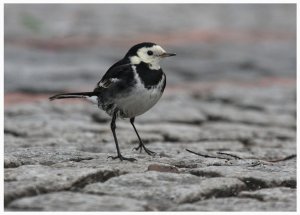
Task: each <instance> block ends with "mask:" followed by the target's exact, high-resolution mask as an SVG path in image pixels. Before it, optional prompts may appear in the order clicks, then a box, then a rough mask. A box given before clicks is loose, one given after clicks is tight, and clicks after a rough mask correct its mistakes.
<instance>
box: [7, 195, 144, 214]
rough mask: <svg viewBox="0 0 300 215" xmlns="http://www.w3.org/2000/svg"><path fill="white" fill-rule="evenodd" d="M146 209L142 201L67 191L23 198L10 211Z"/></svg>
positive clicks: (15, 202) (11, 206) (13, 204)
mask: <svg viewBox="0 0 300 215" xmlns="http://www.w3.org/2000/svg"><path fill="white" fill-rule="evenodd" d="M146 208H147V207H146V204H145V202H144V201H141V200H135V199H130V198H122V197H115V196H96V195H90V194H85V193H75V192H66V191H64V192H54V193H49V194H42V195H39V196H36V197H29V198H22V199H19V200H17V201H14V202H13V203H12V204H10V205H9V210H22V211H144V210H145V209H146Z"/></svg>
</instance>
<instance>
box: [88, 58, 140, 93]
mask: <svg viewBox="0 0 300 215" xmlns="http://www.w3.org/2000/svg"><path fill="white" fill-rule="evenodd" d="M134 83H135V80H134V73H133V69H132V65H131V64H130V63H126V64H120V63H119V62H118V63H116V64H115V65H113V66H112V67H111V68H110V69H109V70H108V71H107V72H106V73H105V75H104V76H103V77H102V79H101V80H100V81H99V82H98V83H97V86H96V88H95V89H94V92H103V91H108V90H109V91H110V92H111V93H112V92H113V91H116V90H119V91H123V90H126V88H129V87H130V86H132V85H133V84H134Z"/></svg>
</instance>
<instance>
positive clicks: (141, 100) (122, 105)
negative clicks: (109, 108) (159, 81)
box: [115, 88, 162, 118]
mask: <svg viewBox="0 0 300 215" xmlns="http://www.w3.org/2000/svg"><path fill="white" fill-rule="evenodd" d="M161 95H162V92H161V88H153V89H150V90H149V89H146V88H137V89H135V90H134V91H131V93H130V94H129V95H128V96H125V97H122V98H118V99H116V100H115V104H116V106H117V107H118V109H120V110H121V111H122V112H123V115H124V116H125V117H126V118H131V117H135V116H138V115H141V114H143V113H145V112H146V111H148V110H149V109H150V108H152V107H153V106H154V105H155V104H156V103H157V102H158V100H159V99H160V97H161Z"/></svg>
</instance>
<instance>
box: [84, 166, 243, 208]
mask: <svg viewBox="0 0 300 215" xmlns="http://www.w3.org/2000/svg"><path fill="white" fill-rule="evenodd" d="M145 188H146V189H145ZM174 188H176V189H174ZM244 188H245V184H244V183H243V182H241V181H239V180H237V179H233V178H213V179H201V178H198V177H195V176H192V175H189V174H179V175H178V174H174V173H159V172H155V171H150V172H146V173H138V174H129V175H123V176H120V177H117V178H113V179H111V180H109V181H107V182H106V183H95V184H90V185H87V186H86V187H85V188H84V191H85V192H88V193H94V194H102V195H103V194H104V195H108V194H109V195H117V196H119V195H121V196H125V197H130V198H136V199H145V200H146V201H147V202H148V205H150V207H151V208H155V209H156V210H166V209H167V208H168V207H170V206H171V205H174V204H180V203H185V202H194V201H197V200H200V199H203V198H209V197H212V196H215V197H218V196H230V195H234V194H235V193H238V192H239V191H240V190H242V189H244Z"/></svg>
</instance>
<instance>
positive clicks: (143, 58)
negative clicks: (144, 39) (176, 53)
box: [130, 45, 166, 70]
mask: <svg viewBox="0 0 300 215" xmlns="http://www.w3.org/2000/svg"><path fill="white" fill-rule="evenodd" d="M165 52H166V51H165V50H164V49H163V48H162V47H160V46H159V45H154V46H152V47H144V48H140V49H139V50H138V51H137V56H132V57H130V62H131V63H132V64H139V63H141V62H144V63H147V64H149V67H150V69H155V70H158V69H160V65H159V62H160V60H161V59H162V57H161V55H162V54H163V53H165Z"/></svg>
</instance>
